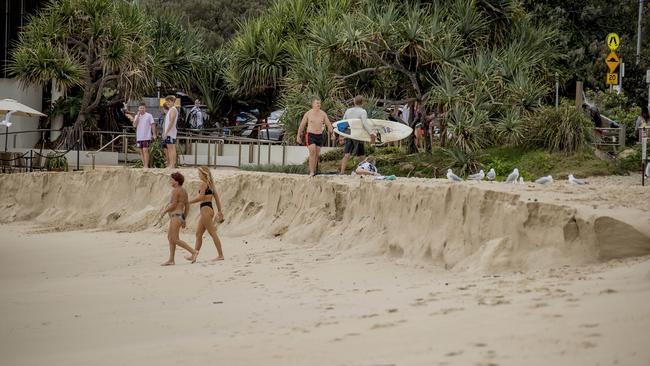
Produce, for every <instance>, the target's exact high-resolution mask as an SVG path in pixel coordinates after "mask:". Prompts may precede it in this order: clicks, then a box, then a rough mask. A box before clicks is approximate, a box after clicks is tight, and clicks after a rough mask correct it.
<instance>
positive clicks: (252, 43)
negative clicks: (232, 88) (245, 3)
mask: <svg viewBox="0 0 650 366" xmlns="http://www.w3.org/2000/svg"><path fill="white" fill-rule="evenodd" d="M305 14H309V15H310V16H309V17H306V16H305ZM259 21H260V22H261V24H260V23H257V22H256V21H254V22H249V23H247V24H245V25H244V27H243V28H242V30H241V31H240V34H239V35H238V36H237V37H236V40H235V42H234V45H235V47H234V54H236V56H235V59H234V60H235V61H234V62H233V63H232V64H231V67H230V69H229V70H231V72H233V73H234V72H236V73H237V75H236V78H233V80H237V82H236V83H233V85H237V86H239V88H240V91H244V90H246V91H249V92H250V91H253V92H254V94H255V93H257V94H259V93H260V92H262V91H265V92H268V91H269V90H273V91H274V92H275V93H278V94H274V96H276V95H279V100H280V101H281V103H282V104H283V105H284V106H285V107H286V109H287V116H288V117H291V118H290V120H289V121H285V124H287V123H288V124H289V125H292V124H295V123H292V122H295V121H294V120H297V119H298V117H299V116H300V115H301V114H302V113H303V112H304V110H305V109H307V108H308V98H309V97H310V96H317V97H320V98H321V99H322V100H323V106H324V107H328V108H330V109H331V110H329V111H328V112H330V113H331V114H332V115H333V117H335V118H336V117H339V116H340V113H341V112H342V110H343V107H344V106H345V103H346V102H347V101H349V100H350V99H351V98H352V97H353V96H354V95H356V94H362V95H365V96H368V97H373V98H372V99H373V100H375V101H376V103H378V104H380V105H383V106H384V107H388V106H392V105H403V104H409V105H411V106H417V107H418V108H417V109H418V112H419V113H410V117H409V120H408V121H404V122H405V123H408V124H410V125H411V126H415V124H416V123H418V122H421V120H422V118H423V116H425V115H426V114H427V113H428V111H430V110H435V111H437V112H440V113H442V114H444V115H446V116H447V118H445V121H446V124H447V127H448V129H447V130H446V131H445V130H444V129H443V133H442V136H443V137H445V138H446V137H447V136H448V137H449V139H448V141H449V142H450V143H451V144H452V146H454V147H456V148H458V149H460V150H462V151H465V152H471V151H475V150H477V149H480V148H483V147H485V146H488V145H490V144H495V143H499V142H503V141H505V140H507V142H508V143H515V142H517V141H520V140H521V139H520V138H519V137H520V136H519V134H520V133H521V130H522V129H521V126H520V125H519V122H521V121H523V120H524V119H525V117H526V116H527V115H528V114H530V113H531V112H532V111H534V110H535V109H536V108H537V107H538V106H539V105H540V102H541V99H542V98H543V97H544V96H545V95H546V94H547V92H548V85H549V80H550V79H551V78H552V77H551V75H553V71H554V70H553V65H554V64H555V62H556V60H557V59H558V57H559V54H561V49H559V47H560V46H561V45H557V44H555V43H554V40H555V39H556V36H557V34H556V32H555V31H553V29H552V26H551V25H548V26H547V25H540V24H537V23H535V22H534V21H533V20H532V19H531V18H530V17H529V16H528V15H527V14H526V13H525V12H524V11H523V10H522V9H521V8H520V6H519V5H518V2H517V1H516V0H470V1H467V0H452V1H444V2H442V1H440V2H438V1H405V2H404V1H402V2H397V1H379V0H375V1H364V2H361V1H352V0H326V1H308V0H277V1H276V2H275V3H274V5H273V6H272V7H271V8H270V9H269V11H267V12H266V13H264V15H263V16H262V18H259ZM262 24H265V25H267V26H265V27H262ZM257 28H259V29H257ZM266 39H274V40H277V42H276V43H275V44H274V45H275V46H274V47H275V51H276V52H274V53H272V55H273V56H274V57H273V58H270V57H269V52H268V50H267V47H268V46H267V45H266V42H265V40H266ZM242 51H245V52H242ZM271 60H272V61H273V62H270V61H271ZM271 71H272V72H271ZM233 75H234V74H233ZM499 123H501V124H502V126H500V127H499V128H498V129H497V127H496V126H497V125H498V124H499ZM443 126H444V125H443ZM496 131H498V133H496ZM495 136H496V137H495ZM498 140H503V141H498ZM442 142H443V144H444V143H445V140H444V138H443V141H442ZM410 147H411V150H412V151H413V150H415V146H414V144H411V145H410Z"/></svg>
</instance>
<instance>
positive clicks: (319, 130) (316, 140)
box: [296, 98, 334, 177]
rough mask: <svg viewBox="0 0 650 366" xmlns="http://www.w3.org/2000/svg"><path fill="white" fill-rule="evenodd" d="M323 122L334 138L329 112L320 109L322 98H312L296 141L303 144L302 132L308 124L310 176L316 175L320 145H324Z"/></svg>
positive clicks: (301, 122)
mask: <svg viewBox="0 0 650 366" xmlns="http://www.w3.org/2000/svg"><path fill="white" fill-rule="evenodd" d="M323 124H325V125H326V126H327V130H328V131H329V136H330V137H331V138H333V137H332V136H333V134H334V129H333V127H332V123H331V122H330V120H329V118H327V114H326V113H325V112H323V111H321V110H320V100H319V99H317V98H314V99H312V101H311V109H310V110H308V111H307V113H305V115H304V116H303V117H302V121H300V127H298V135H297V136H296V141H297V142H298V144H300V145H302V133H303V131H304V130H305V126H307V148H308V149H309V176H310V177H313V176H314V175H316V166H317V165H318V155H319V154H320V147H321V146H322V145H323Z"/></svg>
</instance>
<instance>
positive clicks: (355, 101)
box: [354, 95, 363, 106]
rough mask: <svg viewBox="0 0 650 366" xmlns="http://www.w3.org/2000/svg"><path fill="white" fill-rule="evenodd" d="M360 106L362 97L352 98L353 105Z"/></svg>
mask: <svg viewBox="0 0 650 366" xmlns="http://www.w3.org/2000/svg"><path fill="white" fill-rule="evenodd" d="M362 104H363V97H362V96H360V95H357V96H356V97H354V105H356V106H360V105H362Z"/></svg>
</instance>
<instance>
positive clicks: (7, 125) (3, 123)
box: [0, 120, 11, 127]
mask: <svg viewBox="0 0 650 366" xmlns="http://www.w3.org/2000/svg"><path fill="white" fill-rule="evenodd" d="M0 126H5V127H11V122H8V121H6V120H4V121H2V122H0Z"/></svg>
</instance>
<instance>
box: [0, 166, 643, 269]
mask: <svg viewBox="0 0 650 366" xmlns="http://www.w3.org/2000/svg"><path fill="white" fill-rule="evenodd" d="M186 174H187V175H188V183H186V188H187V189H188V191H189V192H190V194H193V193H194V192H196V191H197V187H198V183H197V177H196V173H195V171H194V170H188V171H187V172H186ZM217 180H218V185H219V187H220V190H221V192H220V193H221V195H222V197H223V200H224V207H225V210H226V212H227V215H226V223H225V225H224V227H223V231H224V233H226V234H227V235H230V236H247V237H263V238H279V239H282V240H287V241H290V242H295V243H304V244H306V245H309V246H315V245H318V246H320V247H323V248H328V249H330V250H332V251H337V252H340V251H343V252H349V253H358V254H371V255H372V254H389V255H391V256H394V257H405V258H408V259H412V260H416V261H424V262H429V263H431V264H433V265H436V266H438V267H442V268H447V269H453V270H462V271H478V272H498V271H504V270H505V271H511V270H530V269H536V268H544V267H549V266H557V265H562V264H581V263H592V262H596V261H599V260H609V259H613V258H625V257H630V256H639V255H646V254H650V210H649V209H648V201H649V200H650V190H648V189H647V188H645V187H630V186H622V185H620V184H616V183H614V184H605V183H603V182H598V181H596V182H593V183H592V184H591V185H589V186H584V187H576V186H568V185H566V184H565V183H563V182H558V183H556V184H555V185H554V186H552V187H542V186H534V185H524V186H520V185H514V186H513V185H505V184H496V183H495V184H489V183H481V184H472V183H463V184H451V183H448V182H446V181H441V180H417V179H410V180H400V181H397V182H395V183H390V182H375V181H372V180H369V179H363V180H362V179H359V178H356V179H355V178H352V177H336V178H325V177H322V178H321V177H319V178H315V179H309V178H307V177H304V176H291V175H271V174H251V173H237V172H219V173H218V174H217ZM0 186H1V187H2V190H1V191H0V222H12V221H23V220H31V221H35V222H37V223H39V224H44V225H54V226H56V227H60V228H64V229H71V228H101V229H109V230H123V231H130V232H133V231H139V230H143V229H145V228H150V227H151V226H152V225H153V224H154V223H155V221H156V213H157V212H158V210H159V209H160V207H161V206H162V205H164V203H165V202H166V200H167V199H168V192H169V187H168V179H167V177H166V175H164V174H163V173H162V172H142V171H138V170H127V169H116V170H104V171H95V172H82V173H71V174H48V173H40V174H39V173H36V174H30V175H28V174H22V175H12V176H0ZM196 213H197V210H196V208H194V209H193V210H192V211H191V215H190V219H189V225H188V226H189V229H194V225H195V220H194V217H193V216H194V215H196Z"/></svg>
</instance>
